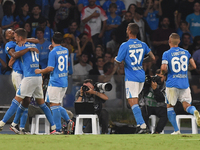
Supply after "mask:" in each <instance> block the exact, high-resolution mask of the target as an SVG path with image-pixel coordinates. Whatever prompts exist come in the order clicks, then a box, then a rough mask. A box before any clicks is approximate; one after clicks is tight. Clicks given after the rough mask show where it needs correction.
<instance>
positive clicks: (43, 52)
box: [36, 41, 51, 69]
mask: <svg viewBox="0 0 200 150" xmlns="http://www.w3.org/2000/svg"><path fill="white" fill-rule="evenodd" d="M49 45H51V42H49V41H45V42H44V43H42V44H40V43H38V44H36V46H37V49H38V50H39V51H40V53H39V64H40V67H41V69H44V68H46V67H47V64H48V57H49V52H50V50H49Z"/></svg>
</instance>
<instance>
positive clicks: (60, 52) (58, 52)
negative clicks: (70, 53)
mask: <svg viewBox="0 0 200 150" xmlns="http://www.w3.org/2000/svg"><path fill="white" fill-rule="evenodd" d="M56 53H57V54H58V55H60V54H67V50H64V51H56Z"/></svg>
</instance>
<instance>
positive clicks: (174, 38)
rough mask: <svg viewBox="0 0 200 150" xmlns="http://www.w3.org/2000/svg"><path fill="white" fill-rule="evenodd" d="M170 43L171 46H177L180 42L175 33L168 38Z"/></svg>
mask: <svg viewBox="0 0 200 150" xmlns="http://www.w3.org/2000/svg"><path fill="white" fill-rule="evenodd" d="M169 37H170V39H171V43H172V44H173V45H178V44H179V42H180V36H179V35H178V34H177V33H172V34H171V35H170V36H169Z"/></svg>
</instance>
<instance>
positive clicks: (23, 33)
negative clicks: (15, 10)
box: [15, 28, 27, 39]
mask: <svg viewBox="0 0 200 150" xmlns="http://www.w3.org/2000/svg"><path fill="white" fill-rule="evenodd" d="M15 33H16V34H17V35H18V36H20V37H22V38H23V39H26V38H27V32H26V30H25V29H24V28H18V29H16V30H15Z"/></svg>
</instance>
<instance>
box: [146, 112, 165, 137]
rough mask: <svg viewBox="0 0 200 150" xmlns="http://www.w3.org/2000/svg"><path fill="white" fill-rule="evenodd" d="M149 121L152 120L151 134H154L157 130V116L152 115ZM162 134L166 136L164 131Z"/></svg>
mask: <svg viewBox="0 0 200 150" xmlns="http://www.w3.org/2000/svg"><path fill="white" fill-rule="evenodd" d="M149 119H151V127H150V128H151V133H152V134H153V133H154V132H155V128H156V115H151V116H150V117H149ZM160 134H164V130H162V132H161V133H160Z"/></svg>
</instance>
